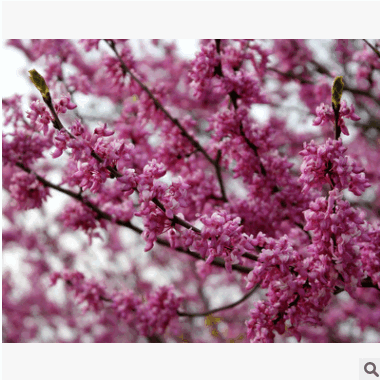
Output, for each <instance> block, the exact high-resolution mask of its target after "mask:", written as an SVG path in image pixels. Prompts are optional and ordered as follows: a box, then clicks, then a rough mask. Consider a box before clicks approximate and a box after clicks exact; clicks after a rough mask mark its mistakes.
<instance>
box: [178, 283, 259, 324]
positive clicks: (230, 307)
mask: <svg viewBox="0 0 380 380" xmlns="http://www.w3.org/2000/svg"><path fill="white" fill-rule="evenodd" d="M258 287H259V285H256V286H255V287H254V288H253V289H251V290H250V291H249V292H248V293H247V294H245V295H244V296H243V297H242V298H240V300H238V301H236V302H234V303H231V304H229V305H226V306H222V307H218V308H216V309H211V310H207V311H204V312H203V313H186V312H184V311H177V314H178V315H179V316H180V317H190V318H194V317H205V316H207V315H210V314H215V313H218V312H219V311H223V310H228V309H232V308H233V307H235V306H237V305H239V304H241V303H242V302H244V301H245V300H246V299H247V298H249V297H250V296H251V295H252V294H253V293H254V292H255V291H256V290H257V289H258Z"/></svg>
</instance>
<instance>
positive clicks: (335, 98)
mask: <svg viewBox="0 0 380 380" xmlns="http://www.w3.org/2000/svg"><path fill="white" fill-rule="evenodd" d="M343 87H344V83H343V77H336V78H335V79H334V83H333V86H332V89H331V102H332V104H333V107H334V108H336V109H338V108H339V106H340V99H341V97H342V94H343Z"/></svg>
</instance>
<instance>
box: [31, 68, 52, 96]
mask: <svg viewBox="0 0 380 380" xmlns="http://www.w3.org/2000/svg"><path fill="white" fill-rule="evenodd" d="M28 73H29V75H30V80H31V81H32V83H33V84H34V85H35V87H36V89H37V90H38V91H39V92H40V93H41V95H42V97H43V98H44V99H48V98H49V87H48V86H47V84H46V82H45V79H44V77H43V76H42V75H41V74H39V73H38V72H37V70H34V69H32V70H29V71H28Z"/></svg>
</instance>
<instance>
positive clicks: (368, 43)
mask: <svg viewBox="0 0 380 380" xmlns="http://www.w3.org/2000/svg"><path fill="white" fill-rule="evenodd" d="M363 41H364V42H365V43H366V44H367V45H368V46H369V47H370V48H371V49H372V50H373V51H374V52H375V53H376V54H377V55H378V56H379V58H380V51H378V50H377V49H376V48H375V47H374V46H373V45H372V44H371V43H370V42H368V41H367V40H365V39H364V38H363Z"/></svg>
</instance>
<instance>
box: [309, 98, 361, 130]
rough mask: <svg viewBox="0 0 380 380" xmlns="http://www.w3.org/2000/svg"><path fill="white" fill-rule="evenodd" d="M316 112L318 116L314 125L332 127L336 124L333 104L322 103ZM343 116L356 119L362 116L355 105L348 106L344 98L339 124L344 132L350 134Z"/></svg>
mask: <svg viewBox="0 0 380 380" xmlns="http://www.w3.org/2000/svg"><path fill="white" fill-rule="evenodd" d="M316 113H317V117H316V118H315V119H314V122H313V125H320V126H321V127H325V126H329V127H331V126H332V125H334V123H335V116H334V111H333V109H332V106H329V105H326V104H324V103H322V104H321V105H320V106H319V107H317V109H316ZM343 118H346V119H350V120H354V121H358V120H360V117H359V116H358V115H357V114H356V113H355V106H354V105H353V104H351V107H348V106H347V103H346V101H345V100H342V102H341V106H340V110H339V119H338V126H339V127H340V129H341V130H342V133H343V134H344V135H347V136H348V129H347V127H346V124H345V121H344V120H343Z"/></svg>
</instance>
